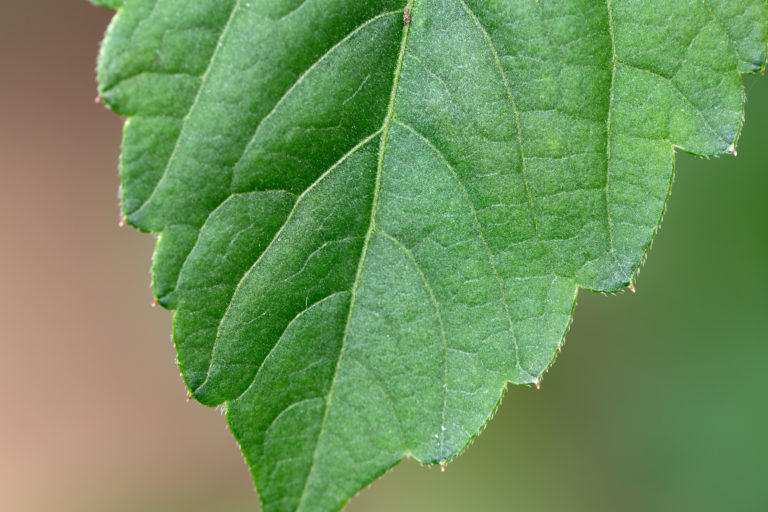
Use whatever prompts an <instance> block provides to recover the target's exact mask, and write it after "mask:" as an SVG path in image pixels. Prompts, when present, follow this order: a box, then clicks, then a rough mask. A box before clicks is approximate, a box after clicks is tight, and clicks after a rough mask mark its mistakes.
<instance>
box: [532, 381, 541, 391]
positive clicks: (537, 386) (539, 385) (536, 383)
mask: <svg viewBox="0 0 768 512" xmlns="http://www.w3.org/2000/svg"><path fill="white" fill-rule="evenodd" d="M534 384H535V385H536V389H541V379H536V381H535V382H534Z"/></svg>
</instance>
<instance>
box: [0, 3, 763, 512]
mask: <svg viewBox="0 0 768 512" xmlns="http://www.w3.org/2000/svg"><path fill="white" fill-rule="evenodd" d="M110 17H111V12H109V11H107V10H104V9H99V8H96V7H93V6H91V5H90V4H88V3H87V2H86V1H85V0H24V1H13V0H0V392H1V393H2V396H3V400H2V412H0V510H2V511H9V512H42V511H46V512H49V511H56V512H71V511H78V512H91V511H98V512H128V511H143V512H153V511H157V512H175V511H185V512H203V511H215V512H241V511H255V510H258V499H257V496H256V493H255V491H254V490H253V486H252V483H251V479H250V475H249V474H248V471H247V469H246V467H245V464H244V463H243V461H242V458H241V456H240V453H239V450H238V448H237V446H236V445H235V443H234V441H233V439H232V437H231V435H230V434H229V432H228V431H227V428H226V425H225V420H224V418H223V417H221V415H220V414H219V412H218V411H216V410H212V409H207V408H205V407H203V406H201V405H199V404H195V403H187V402H186V400H185V390H184V387H183V384H182V381H181V378H180V377H179V373H178V370H177V368H176V366H175V364H174V354H173V349H172V345H171V342H170V340H169V333H170V319H171V317H170V313H168V312H166V311H162V310H160V309H157V308H152V307H150V304H151V302H152V294H151V290H150V287H149V280H150V279H149V273H148V271H149V265H150V256H151V251H152V246H153V242H154V241H153V239H152V237H151V236H149V235H145V234H140V233H138V232H135V231H133V230H131V229H129V228H124V229H120V228H118V219H119V211H118V204H117V187H118V176H117V160H118V154H119V143H120V132H121V125H122V121H121V119H120V118H118V117H117V116H116V115H114V114H112V113H110V112H108V111H107V110H106V109H105V108H104V107H103V106H101V105H98V104H95V103H94V97H95V96H96V86H95V79H94V67H95V61H96V54H97V50H98V43H99V40H100V39H101V36H102V34H103V32H104V30H105V28H106V26H107V23H108V21H109V19H110ZM745 84H746V89H747V91H748V103H747V108H746V126H745V131H744V135H743V137H742V139H741V142H740V144H739V147H738V149H739V155H738V157H737V158H735V159H734V158H732V157H728V158H720V159H713V160H700V159H695V158H693V157H690V156H688V155H682V154H680V155H678V158H677V164H678V169H677V177H676V183H675V186H674V189H673V194H672V197H671V200H670V202H669V205H668V211H667V214H666V217H665V220H664V224H663V227H662V229H661V232H660V234H659V236H658V237H657V239H656V242H655V244H654V246H653V249H652V250H651V252H650V257H649V260H648V262H647V264H646V266H645V267H644V269H643V271H642V273H641V275H640V278H639V279H638V281H637V293H636V294H634V295H633V294H624V295H621V296H614V297H604V296H601V295H593V294H590V293H587V292H582V293H581V294H580V296H579V305H578V307H577V309H576V317H575V321H574V324H573V327H572V329H571V332H570V333H569V335H568V337H567V342H566V345H565V349H564V351H563V353H562V354H561V355H560V357H559V360H558V361H557V363H556V364H555V366H554V368H553V369H552V370H551V371H550V372H549V374H547V376H546V378H545V379H544V381H543V385H542V389H541V390H539V391H536V390H534V389H529V388H511V389H510V390H509V391H508V392H507V394H506V397H505V398H504V402H503V405H502V407H501V408H500V410H499V412H498V414H497V415H496V418H495V419H494V420H493V421H492V422H491V423H490V425H489V427H488V428H487V430H486V431H485V432H484V433H483V434H482V435H481V436H480V437H478V438H477V439H476V440H475V442H474V444H473V445H472V446H471V447H470V449H469V450H468V451H467V452H466V453H465V454H464V455H462V456H461V457H459V458H458V459H457V460H456V461H455V462H453V463H452V464H450V465H449V466H448V469H447V471H445V473H441V472H440V470H439V469H436V468H425V467H420V466H419V465H418V464H415V463H413V462H405V463H403V464H401V465H400V466H398V467H396V468H395V470H394V471H392V472H390V473H389V474H387V475H386V476H385V477H383V478H382V479H381V480H379V481H378V482H376V483H375V484H374V486H373V487H371V488H369V489H366V490H364V491H363V492H362V493H361V494H360V495H359V496H358V497H356V498H355V499H353V500H352V502H351V503H350V505H349V508H348V510H349V511H350V512H362V511H369V512H374V511H392V510H397V511H440V512H450V511H454V510H455V511H465V510H480V511H515V510H520V511H523V510H536V511H537V512H547V511H590V512H594V511H617V510H621V511H627V512H633V511H649V510H676V511H678V510H680V511H766V510H768V439H767V434H768V380H767V379H766V376H768V373H767V371H766V369H767V368H768V331H767V330H766V324H767V323H768V293H766V288H768V229H766V221H768V172H767V171H768V169H767V166H766V163H765V158H766V148H767V146H768V79H765V78H764V79H760V77H749V78H747V79H746V80H745Z"/></svg>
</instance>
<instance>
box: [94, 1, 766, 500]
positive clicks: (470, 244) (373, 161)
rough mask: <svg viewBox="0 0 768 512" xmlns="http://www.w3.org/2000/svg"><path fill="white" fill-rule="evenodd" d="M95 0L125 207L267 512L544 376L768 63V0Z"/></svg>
mask: <svg viewBox="0 0 768 512" xmlns="http://www.w3.org/2000/svg"><path fill="white" fill-rule="evenodd" d="M96 3H99V4H102V5H106V6H109V7H114V8H117V9H118V12H117V15H116V16H115V18H114V20H113V22H112V24H111V25H110V27H109V30H108V32H107V34H106V37H105V40H104V44H103V47H102V51H101V56H100V59H99V87H100V93H101V95H102V97H103V99H104V101H105V102H106V103H107V104H108V105H109V106H110V107H111V108H112V109H114V110H115V111H116V112H118V113H120V114H123V115H125V116H127V117H128V118H129V119H128V121H127V122H126V125H125V133H124V141H123V152H122V160H121V161H122V205H123V209H124V214H125V217H126V219H127V221H128V223H130V224H131V225H133V226H135V227H137V228H138V229H141V230H143V231H150V232H157V233H160V241H159V242H158V244H157V249H156V253H155V256H154V262H153V271H154V272H153V273H154V285H155V290H156V293H157V297H158V300H159V301H160V303H161V304H162V305H163V306H165V307H167V308H170V309H173V310H175V311H176V314H175V317H174V326H173V333H174V340H175V343H176V348H177V351H178V360H179V365H180V367H181V370H182V372H183V375H184V378H185V380H186V383H187V384H188V386H189V389H190V392H191V394H192V396H194V397H195V398H196V399H197V400H199V401H200V402H202V403H203V404H206V405H210V406H214V405H220V404H224V405H225V406H226V410H227V418H228V421H229V424H230V426H231V428H232V431H233V432H234V435H235V437H236V438H237V440H238V442H239V443H240V446H241V447H242V450H243V453H244V455H245V458H246V459H247V461H248V464H249V466H250V468H251V470H252V472H253V476H254V478H255V481H256V484H257V486H258V489H259V491H260V495H261V499H262V501H263V504H264V509H265V510H270V511H272V510H281V511H282V510H286V511H287V510H303V511H325V510H336V509H339V508H340V507H341V506H343V504H344V503H345V502H346V501H347V500H348V499H349V498H350V497H351V496H353V495H354V494H355V493H356V492H357V491H358V490H359V489H361V488H362V487H364V486H365V485H367V484H368V483H369V482H371V481H372V480H373V479H375V478H376V477H377V476H378V475H381V474H382V473H383V472H384V471H386V470H387V469H388V468H390V467H391V466H393V465H394V464H396V463H397V462H398V461H400V460H401V459H402V458H404V457H407V456H410V457H413V458H415V459H417V460H419V461H421V462H425V463H443V462H445V461H448V460H449V459H451V458H452V457H454V456H455V455H456V454H458V453H459V452H460V451H461V450H462V449H463V448H464V447H465V446H466V445H467V444H468V443H469V441H470V440H471V439H472V438H473V437H474V436H475V435H477V434H478V432H479V431H480V430H481V429H482V428H483V426H484V425H485V424H486V422H487V421H488V419H489V417H490V416H491V414H492V413H493V411H494V409H495V408H496V406H497V404H498V403H499V400H500V399H501V396H502V393H503V391H504V388H505V385H506V383H507V382H512V383H514V384H530V383H534V382H538V380H539V379H540V378H541V376H542V374H543V373H544V372H545V371H546V369H547V367H548V366H549V365H550V363H551V362H552V360H553V358H554V356H555V354H556V353H557V352H558V349H559V348H560V346H561V344H562V341H563V336H564V334H565V332H566V330H567V328H568V325H569V323H570V321H571V316H572V310H573V307H574V303H575V299H576V293H577V290H578V289H579V287H581V288H586V289H590V290H599V291H604V292H615V291H619V290H622V289H624V288H626V287H627V286H629V285H630V284H631V283H632V280H633V277H634V274H635V272H636V271H637V269H638V267H639V265H640V263H641V260H642V259H643V257H644V255H645V252H646V250H647V249H648V247H649V245H650V243H651V240H652V238H653V235H654V233H655V231H656V229H657V227H658V225H659V221H660V218H661V215H662V213H663V211H664V206H665V201H666V198H667V196H668V194H669V190H670V185H671V182H672V173H673V163H674V149H675V148H680V149H682V150H685V151H688V152H691V153H695V154H699V155H716V154H720V153H727V152H732V151H733V150H734V145H735V142H736V139H737V136H738V134H739V131H740V128H741V123H742V112H743V101H744V92H743V88H742V82H741V78H740V73H745V72H754V71H758V70H761V69H762V68H763V64H764V62H765V58H766V33H767V30H766V24H767V21H766V20H767V19H768V14H767V12H768V3H767V2H766V1H765V0H654V1H641V0H613V1H611V0H607V1H592V0H589V1H588V0H579V1H576V0H515V1H510V0H503V1H502V0H409V1H407V0H195V1H190V0H122V1H121V0H98V1H97V2H96ZM406 8H408V9H409V13H410V23H404V16H403V15H404V9H406ZM724 178H725V177H724Z"/></svg>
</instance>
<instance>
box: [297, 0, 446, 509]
mask: <svg viewBox="0 0 768 512" xmlns="http://www.w3.org/2000/svg"><path fill="white" fill-rule="evenodd" d="M413 3H414V0H409V2H408V6H407V7H406V8H407V9H409V10H410V11H411V12H413ZM399 12H403V11H399ZM410 29H411V25H410V23H409V24H406V25H405V27H404V29H403V36H402V39H401V42H400V53H399V54H398V56H397V64H396V66H395V72H394V77H393V83H392V91H391V94H390V98H389V106H388V108H387V116H386V118H385V119H384V123H383V125H382V127H381V130H380V132H381V143H380V146H379V156H378V162H377V168H376V182H375V185H374V189H373V200H372V206H371V218H370V221H369V224H368V231H367V233H366V235H365V241H364V242H363V248H362V251H361V253H360V260H359V262H358V266H357V273H356V274H355V281H354V283H353V285H352V295H351V297H350V301H349V312H348V313H347V321H346V324H345V326H344V335H343V337H342V341H341V348H340V349H339V357H338V359H337V361H336V368H335V370H334V373H333V378H332V379H331V385H330V387H329V390H328V396H327V398H326V402H325V411H324V412H323V420H322V422H321V424H320V430H319V434H318V437H317V442H316V443H315V450H314V452H313V454H312V463H311V465H310V468H309V471H308V472H307V476H306V479H305V481H304V488H303V489H302V491H301V498H300V499H299V503H298V505H297V506H296V510H297V511H299V510H301V508H302V506H303V505H304V500H305V499H306V497H307V490H308V488H309V483H310V481H311V480H312V475H313V473H314V471H315V467H316V466H317V459H318V456H319V452H320V444H321V441H322V437H323V435H324V433H325V430H326V424H327V422H328V413H329V411H330V409H331V407H330V406H331V400H333V392H334V390H335V388H336V381H337V379H338V376H339V369H340V368H341V362H342V360H343V359H344V350H345V348H346V345H347V339H348V338H349V326H350V324H351V321H352V313H353V311H354V308H355V301H356V299H357V290H358V287H359V285H360V277H361V276H362V273H363V267H364V266H365V259H366V256H367V254H368V247H369V245H370V242H371V236H373V232H374V227H375V221H376V210H377V207H378V203H379V191H380V189H381V175H382V171H383V168H384V155H385V153H386V147H387V138H388V136H389V128H390V126H391V124H392V118H393V117H394V114H395V102H396V100H397V90H398V87H399V85H400V74H401V72H402V69H403V60H404V58H405V50H406V48H407V46H408V35H409V34H410ZM444 405H445V404H444ZM443 414H445V407H443Z"/></svg>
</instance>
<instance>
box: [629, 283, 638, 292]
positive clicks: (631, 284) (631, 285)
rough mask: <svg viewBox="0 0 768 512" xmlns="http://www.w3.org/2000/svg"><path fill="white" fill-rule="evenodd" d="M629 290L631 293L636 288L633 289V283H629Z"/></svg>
mask: <svg viewBox="0 0 768 512" xmlns="http://www.w3.org/2000/svg"><path fill="white" fill-rule="evenodd" d="M629 291H631V292H632V293H635V292H636V291H637V290H636V289H635V283H629Z"/></svg>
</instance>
